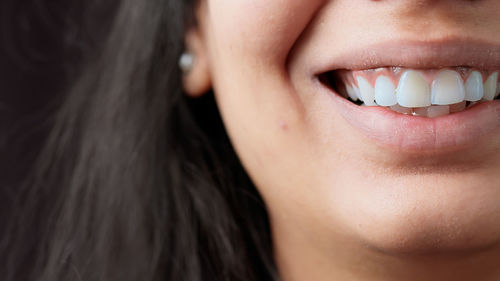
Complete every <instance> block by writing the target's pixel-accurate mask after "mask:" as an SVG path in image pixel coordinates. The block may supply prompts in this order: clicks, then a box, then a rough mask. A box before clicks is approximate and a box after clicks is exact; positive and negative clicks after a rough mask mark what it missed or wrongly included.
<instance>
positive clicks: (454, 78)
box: [431, 70, 465, 105]
mask: <svg viewBox="0 0 500 281" xmlns="http://www.w3.org/2000/svg"><path fill="white" fill-rule="evenodd" d="M464 99H465V88H464V83H463V82H462V78H461V77H460V75H458V73H457V72H456V71H452V70H443V71H441V72H439V74H438V75H437V76H436V78H435V79H434V81H433V82H432V91H431V103H432V104H437V105H448V104H454V103H459V102H461V101H463V100H464Z"/></svg>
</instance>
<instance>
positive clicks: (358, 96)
mask: <svg viewBox="0 0 500 281" xmlns="http://www.w3.org/2000/svg"><path fill="white" fill-rule="evenodd" d="M352 90H353V91H354V95H355V96H356V98H357V99H358V100H360V101H363V97H361V95H360V93H359V88H358V87H357V86H356V85H352Z"/></svg>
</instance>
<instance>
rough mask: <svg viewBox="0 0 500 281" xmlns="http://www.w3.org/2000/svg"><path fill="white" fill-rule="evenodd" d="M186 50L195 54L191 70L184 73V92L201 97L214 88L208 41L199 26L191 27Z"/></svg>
mask: <svg viewBox="0 0 500 281" xmlns="http://www.w3.org/2000/svg"><path fill="white" fill-rule="evenodd" d="M185 45H186V51H187V52H189V53H190V54H192V55H193V58H194V61H193V66H192V68H191V70H189V71H188V72H187V73H184V76H183V85H184V86H183V87H184V92H185V93H186V94H187V95H188V96H190V97H200V96H202V95H203V94H205V93H206V92H208V91H209V90H210V89H211V88H212V81H211V78H210V71H209V66H208V51H207V48H206V42H205V40H204V38H203V36H202V34H201V31H200V29H199V28H198V26H196V25H194V26H193V27H191V28H190V29H189V30H188V31H187V33H186V35H185Z"/></svg>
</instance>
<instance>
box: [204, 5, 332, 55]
mask: <svg viewBox="0 0 500 281" xmlns="http://www.w3.org/2000/svg"><path fill="white" fill-rule="evenodd" d="M324 2H325V0H308V1H303V0H281V1H269V0H238V1H234V0H213V1H210V0H208V6H207V12H208V13H207V14H208V21H209V23H210V25H211V26H210V28H211V31H210V33H211V34H210V38H211V39H212V40H214V41H216V42H214V43H215V45H216V46H217V47H218V48H219V50H220V51H224V52H231V53H232V54H234V55H235V56H238V59H243V58H242V57H240V56H241V55H243V56H245V57H246V58H247V59H251V60H258V61H265V62H268V63H278V62H279V63H281V64H283V63H285V60H286V57H287V55H288V53H289V51H290V49H291V48H292V47H293V45H294V43H295V42H296V40H297V38H298V37H299V36H300V34H301V33H302V31H303V30H304V29H305V27H306V26H307V24H308V23H309V21H311V19H312V16H313V14H314V13H315V12H316V11H317V10H318V9H319V7H320V6H321V5H322V4H323V3H324ZM224 55H228V54H224Z"/></svg>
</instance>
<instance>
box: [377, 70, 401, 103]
mask: <svg viewBox="0 0 500 281" xmlns="http://www.w3.org/2000/svg"><path fill="white" fill-rule="evenodd" d="M375 102H376V103H377V104H378V105H381V106H393V105H395V104H397V103H398V100H397V99H396V87H394V84H392V82H391V80H390V79H389V78H388V77H387V76H384V75H380V76H379V77H378V78H377V81H376V82H375Z"/></svg>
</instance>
